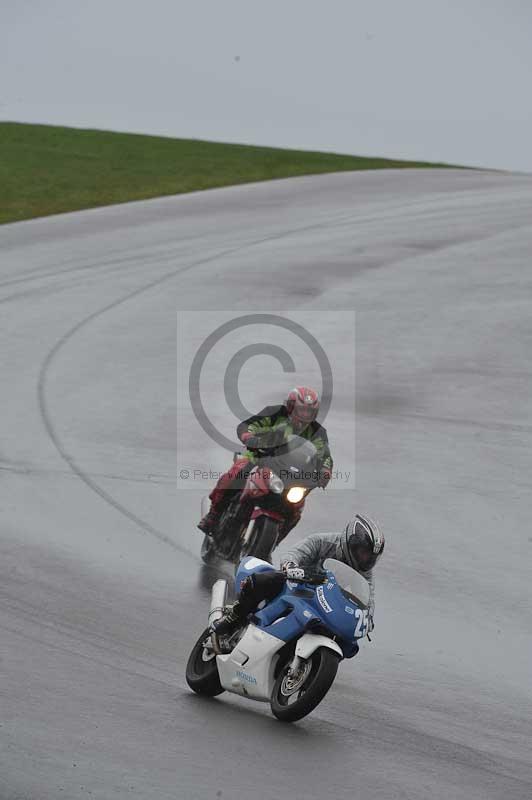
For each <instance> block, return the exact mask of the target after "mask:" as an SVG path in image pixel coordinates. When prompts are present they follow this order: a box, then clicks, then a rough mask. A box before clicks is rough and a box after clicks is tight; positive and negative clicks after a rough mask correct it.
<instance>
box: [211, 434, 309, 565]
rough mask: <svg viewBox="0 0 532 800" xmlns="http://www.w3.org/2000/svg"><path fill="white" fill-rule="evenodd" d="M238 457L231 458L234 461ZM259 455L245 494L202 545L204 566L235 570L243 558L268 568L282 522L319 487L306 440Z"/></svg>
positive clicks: (291, 441) (291, 440)
mask: <svg viewBox="0 0 532 800" xmlns="http://www.w3.org/2000/svg"><path fill="white" fill-rule="evenodd" d="M240 455H241V454H240V453H235V460H236V458H237V457H239V456H240ZM257 455H258V460H257V464H255V465H254V466H250V471H249V474H248V475H247V477H246V479H245V483H244V487H243V489H242V490H241V491H240V492H239V493H236V494H235V497H234V498H232V499H231V501H230V502H229V504H228V506H227V508H226V509H225V510H224V511H223V512H222V514H221V517H220V522H219V524H218V528H217V530H216V531H214V533H213V535H212V536H205V538H204V540H203V544H202V548H201V557H202V559H203V561H204V562H205V563H206V564H209V563H211V562H212V561H213V560H214V559H216V558H223V559H226V560H228V561H232V562H233V563H235V564H238V563H239V562H240V561H241V559H242V558H244V556H256V557H257V558H261V559H263V560H264V561H270V562H271V558H272V552H273V550H274V549H275V547H276V545H277V543H278V541H279V534H280V531H281V527H282V526H283V524H284V522H285V520H286V518H287V517H288V516H291V514H292V513H293V510H294V507H295V508H298V507H301V505H302V504H303V502H304V500H305V497H306V496H307V495H308V493H309V492H310V491H312V489H314V488H315V487H316V486H317V485H318V477H319V457H318V452H317V450H316V447H315V446H314V445H313V444H312V442H309V441H308V440H307V439H303V438H302V437H300V436H291V437H290V438H289V440H288V441H287V442H286V443H285V444H282V445H281V446H278V447H275V448H271V449H269V450H257ZM205 500H206V498H205Z"/></svg>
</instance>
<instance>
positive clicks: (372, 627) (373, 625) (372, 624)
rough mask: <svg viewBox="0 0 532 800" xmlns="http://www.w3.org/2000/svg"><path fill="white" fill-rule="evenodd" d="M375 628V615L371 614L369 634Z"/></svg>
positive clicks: (369, 617)
mask: <svg viewBox="0 0 532 800" xmlns="http://www.w3.org/2000/svg"><path fill="white" fill-rule="evenodd" d="M374 627H375V623H374V622H373V614H372V613H370V614H369V616H368V630H367V632H368V633H371V632H372V630H373V629H374Z"/></svg>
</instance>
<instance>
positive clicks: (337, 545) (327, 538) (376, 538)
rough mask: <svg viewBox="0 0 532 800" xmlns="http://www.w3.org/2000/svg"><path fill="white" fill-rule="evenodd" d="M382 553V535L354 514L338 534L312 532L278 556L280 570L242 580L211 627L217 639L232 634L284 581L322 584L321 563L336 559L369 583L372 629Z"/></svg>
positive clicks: (369, 522)
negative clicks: (377, 567) (235, 595)
mask: <svg viewBox="0 0 532 800" xmlns="http://www.w3.org/2000/svg"><path fill="white" fill-rule="evenodd" d="M383 550H384V536H383V535H382V533H381V531H380V530H379V528H378V526H377V525H376V524H375V523H374V522H372V521H371V520H370V519H368V517H363V516H362V515H360V514H356V515H355V516H354V517H353V518H352V519H351V520H349V522H348V523H347V525H346V526H345V529H344V530H343V531H342V532H341V533H315V534H312V535H311V536H307V537H306V538H305V539H303V540H302V541H301V542H299V543H298V544H297V545H295V546H294V547H292V548H291V549H290V550H288V551H287V552H286V553H284V554H283V556H282V557H281V570H280V571H277V570H269V571H268V572H260V573H254V574H253V575H249V576H248V577H247V578H245V580H244V581H242V584H241V586H240V595H239V599H238V600H237V602H236V603H234V604H233V605H232V606H229V607H228V609H227V610H226V612H225V614H224V615H223V617H221V619H219V620H218V621H217V622H214V623H213V625H212V631H213V633H214V634H215V635H216V636H217V637H218V636H227V635H230V634H232V633H233V632H234V631H235V630H236V629H237V628H239V627H241V626H242V625H243V624H244V622H245V620H246V618H247V616H248V615H249V614H251V613H252V612H253V611H255V610H256V608H257V606H258V605H259V604H260V603H261V602H262V601H267V602H268V601H270V600H273V598H274V597H276V596H277V595H278V594H279V593H280V592H281V591H282V590H283V588H284V584H285V582H286V581H287V580H291V579H292V580H299V581H304V582H306V583H315V584H319V583H323V581H324V578H325V575H326V573H325V571H324V570H323V562H324V561H325V559H327V558H335V559H336V560H337V561H342V562H343V563H344V564H347V565H348V566H350V567H352V568H353V569H355V570H356V571H357V572H359V573H360V574H361V575H362V576H363V577H364V578H365V579H366V580H367V581H368V583H369V588H370V602H369V608H368V612H369V615H368V616H369V626H368V631H372V630H373V628H374V621H373V618H374V613H375V579H374V577H373V569H374V567H375V565H376V563H377V561H378V559H379V558H380V556H381V555H382V552H383Z"/></svg>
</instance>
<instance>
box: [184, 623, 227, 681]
mask: <svg viewBox="0 0 532 800" xmlns="http://www.w3.org/2000/svg"><path fill="white" fill-rule="evenodd" d="M208 637H209V629H208V628H206V629H205V630H204V631H203V633H202V634H201V636H200V637H199V639H198V641H197V642H196V644H195V645H194V647H193V648H192V651H191V653H190V655H189V657H188V662H187V670H186V679H187V683H188V685H189V686H190V688H191V689H192V691H194V692H196V694H202V695H206V696H207V697H215V696H216V695H217V694H221V693H222V692H223V691H225V690H224V688H223V687H222V684H221V683H220V676H219V675H218V665H217V663H216V656H215V655H214V654H213V655H212V657H211V656H209V657H208V658H206V655H205V647H204V644H205V640H206V639H208Z"/></svg>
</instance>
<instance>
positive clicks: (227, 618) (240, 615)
mask: <svg viewBox="0 0 532 800" xmlns="http://www.w3.org/2000/svg"><path fill="white" fill-rule="evenodd" d="M245 617H246V615H245V612H244V610H243V609H242V606H241V604H240V603H239V601H238V600H237V601H236V603H233V605H232V606H227V608H226V611H225V613H224V615H223V617H220V619H218V620H216V622H213V623H212V625H211V631H212V632H213V633H214V634H215V636H228V635H229V634H231V633H233V632H234V631H236V629H237V628H238V627H239V626H240V625H242V623H243V621H244V619H245Z"/></svg>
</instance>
